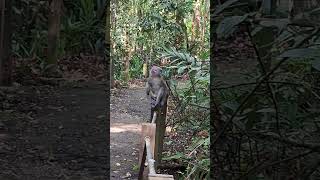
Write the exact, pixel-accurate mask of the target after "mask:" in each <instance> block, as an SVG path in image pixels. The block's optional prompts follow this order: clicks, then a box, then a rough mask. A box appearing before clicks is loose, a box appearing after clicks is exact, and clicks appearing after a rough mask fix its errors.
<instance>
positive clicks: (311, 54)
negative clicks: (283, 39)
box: [279, 48, 320, 58]
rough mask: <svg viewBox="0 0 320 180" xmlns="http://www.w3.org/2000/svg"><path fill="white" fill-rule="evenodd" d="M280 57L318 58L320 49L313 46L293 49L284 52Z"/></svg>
mask: <svg viewBox="0 0 320 180" xmlns="http://www.w3.org/2000/svg"><path fill="white" fill-rule="evenodd" d="M279 57H280V58H284V57H289V58H318V57H320V50H318V49H311V48H300V49H292V50H288V51H285V52H284V53H282V54H281V55H280V56H279Z"/></svg>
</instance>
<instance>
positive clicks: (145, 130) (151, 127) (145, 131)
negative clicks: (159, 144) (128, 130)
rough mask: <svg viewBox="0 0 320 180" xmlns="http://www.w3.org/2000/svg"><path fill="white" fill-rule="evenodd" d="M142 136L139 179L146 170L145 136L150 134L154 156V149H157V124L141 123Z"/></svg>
mask: <svg viewBox="0 0 320 180" xmlns="http://www.w3.org/2000/svg"><path fill="white" fill-rule="evenodd" d="M141 126H142V127H141V137H140V144H141V148H140V152H139V166H140V169H139V176H138V178H139V180H140V178H142V176H143V171H144V170H145V168H144V163H145V160H146V149H145V148H146V147H145V139H144V138H145V137H146V136H149V137H150V145H151V151H152V154H153V156H154V151H155V133H156V124H152V123H142V124H141Z"/></svg>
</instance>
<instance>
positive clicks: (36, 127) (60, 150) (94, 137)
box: [0, 85, 109, 180]
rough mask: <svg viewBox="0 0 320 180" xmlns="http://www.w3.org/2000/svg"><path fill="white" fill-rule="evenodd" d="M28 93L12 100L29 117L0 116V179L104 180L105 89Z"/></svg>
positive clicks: (14, 112)
mask: <svg viewBox="0 0 320 180" xmlns="http://www.w3.org/2000/svg"><path fill="white" fill-rule="evenodd" d="M28 93H29V94H27V95H26V96H27V97H31V99H29V100H27V101H26V102H23V100H22V99H17V100H16V101H18V102H17V104H23V105H24V106H25V108H30V106H31V105H32V106H35V107H36V109H37V113H35V115H32V116H31V115H30V116H26V115H24V116H21V114H20V115H19V112H16V111H13V112H11V111H4V112H1V111H0V113H1V114H0V169H1V170H0V179H3V180H11V179H12V180H15V179H17V180H20V179H24V180H29V179H30V180H38V179H39V180H58V179H69V180H71V179H74V180H89V179H90V180H100V179H101V180H105V179H108V176H109V175H108V174H106V171H107V162H108V157H109V154H108V151H107V148H108V147H107V143H106V135H105V134H106V133H107V125H105V126H104V125H103V124H105V123H106V116H105V112H106V107H107V103H106V100H105V99H106V94H105V86H104V85H90V86H85V87H83V88H67V87H63V88H57V89H55V90H54V91H53V92H51V93H49V94H48V92H46V91H44V90H42V89H41V88H38V87H36V88H34V90H32V91H31V92H28ZM30 93H31V94H30ZM22 95H23V92H22ZM22 95H21V97H22ZM32 97H34V98H35V99H36V98H39V99H40V101H39V102H33V99H32Z"/></svg>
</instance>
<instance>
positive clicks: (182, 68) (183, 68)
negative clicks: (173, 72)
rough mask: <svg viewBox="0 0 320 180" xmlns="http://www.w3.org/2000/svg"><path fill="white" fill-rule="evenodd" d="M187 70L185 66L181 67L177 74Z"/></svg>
mask: <svg viewBox="0 0 320 180" xmlns="http://www.w3.org/2000/svg"><path fill="white" fill-rule="evenodd" d="M186 68H187V66H182V67H180V68H179V69H178V74H182V73H183V72H184V70H185V69H186Z"/></svg>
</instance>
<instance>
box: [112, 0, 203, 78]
mask: <svg viewBox="0 0 320 180" xmlns="http://www.w3.org/2000/svg"><path fill="white" fill-rule="evenodd" d="M193 7H194V2H193V1H190V0H188V1H181V0H175V1H157V0H152V1H141V0H131V1H116V2H113V3H112V7H111V10H112V12H111V14H112V17H111V19H112V27H111V34H112V46H113V47H114V48H113V51H112V57H113V62H114V65H115V67H118V68H119V69H118V68H115V73H116V77H119V76H120V75H117V73H125V68H126V66H125V62H126V61H134V60H133V57H136V56H138V57H140V58H141V62H143V63H148V64H149V66H150V65H152V64H158V65H159V64H160V63H159V62H160V60H161V59H160V58H161V57H159V56H158V54H159V52H161V47H168V46H172V47H176V48H178V49H183V50H187V46H190V47H191V46H195V45H194V44H195V43H194V42H189V41H191V39H190V35H191V33H192V30H191V29H192V17H193ZM202 9H203V11H206V8H202ZM177 19H181V21H178V20H177ZM206 27H209V23H206ZM178 37H179V38H178ZM208 40H209V32H208V31H206V34H205V41H204V42H206V44H205V46H208ZM177 41H179V42H178V43H177ZM192 43H194V44H192ZM177 44H180V45H179V46H178V45H177ZM193 52H195V54H196V53H197V48H194V50H193ZM141 66H142V64H141ZM139 70H140V75H142V71H141V67H130V69H129V71H134V73H136V72H138V71H139Z"/></svg>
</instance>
